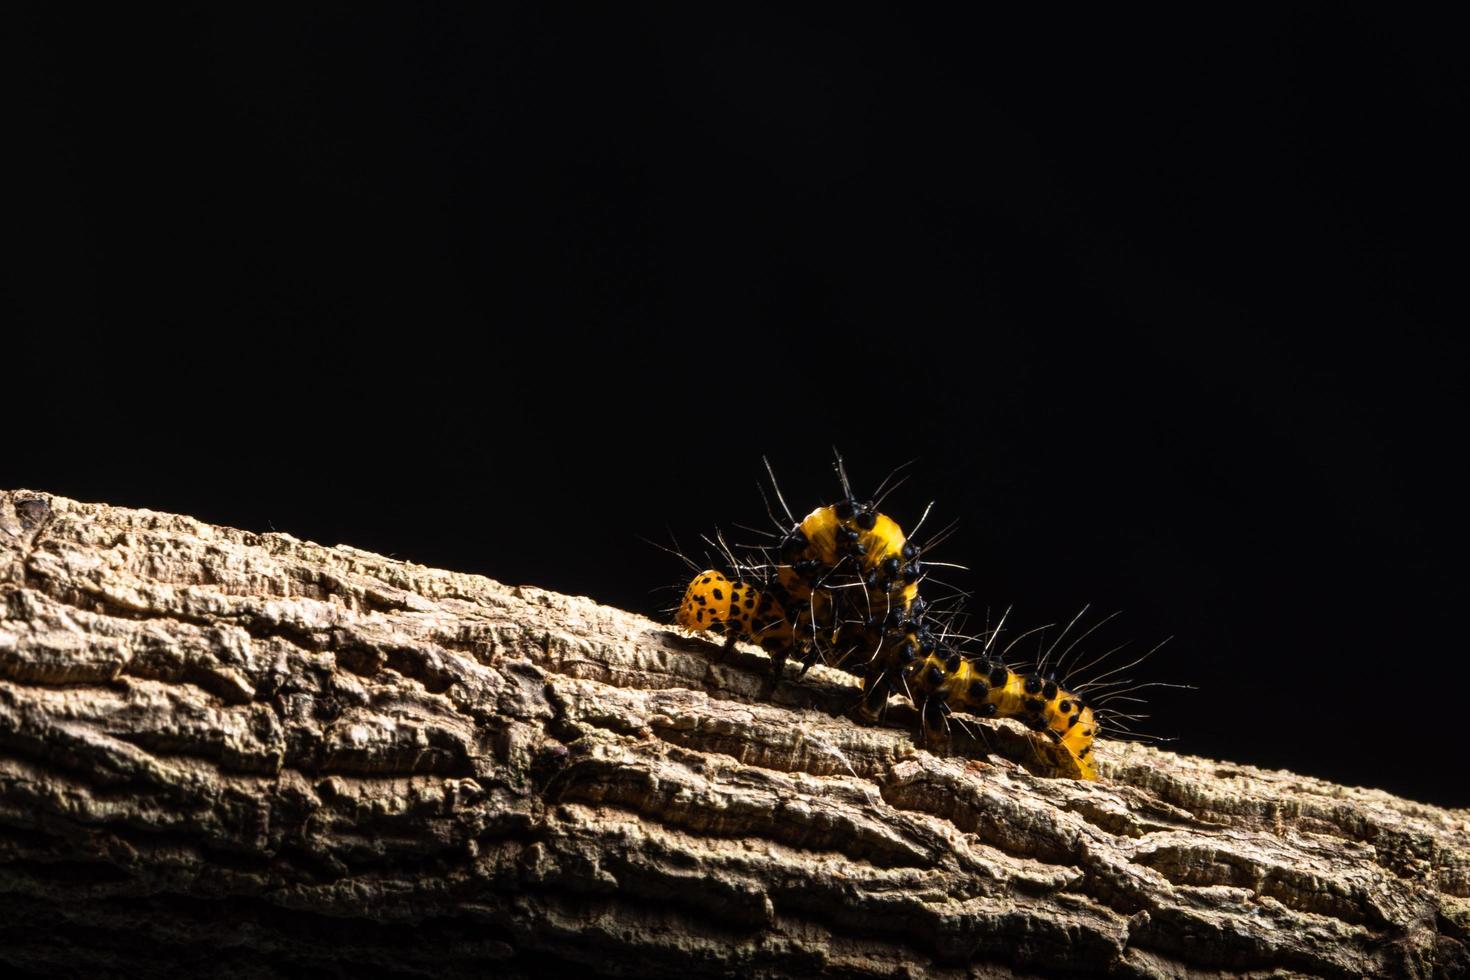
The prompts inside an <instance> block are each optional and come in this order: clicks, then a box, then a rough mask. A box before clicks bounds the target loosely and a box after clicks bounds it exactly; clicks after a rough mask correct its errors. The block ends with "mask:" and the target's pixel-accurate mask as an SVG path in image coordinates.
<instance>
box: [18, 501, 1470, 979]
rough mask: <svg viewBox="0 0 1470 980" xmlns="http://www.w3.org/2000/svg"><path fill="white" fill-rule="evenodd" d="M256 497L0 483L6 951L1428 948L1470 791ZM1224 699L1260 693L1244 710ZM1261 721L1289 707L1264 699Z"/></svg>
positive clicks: (267, 963)
mask: <svg viewBox="0 0 1470 980" xmlns="http://www.w3.org/2000/svg"><path fill="white" fill-rule="evenodd" d="M767 664H768V661H767V660H766V659H765V657H764V655H763V654H761V653H759V652H758V651H755V650H753V649H745V648H740V649H737V650H736V651H734V652H733V653H730V654H728V655H724V654H721V652H720V651H719V648H718V647H717V646H715V645H712V644H710V643H706V642H703V641H701V640H696V639H691V638H687V637H684V636H680V635H678V634H677V633H675V632H673V631H671V630H670V628H668V627H667V626H664V625H660V624H658V623H655V622H651V621H649V620H647V619H644V618H642V617H640V616H635V615H631V614H629V613H625V612H621V611H619V610H616V609H610V608H607V607H605V606H600V605H598V604H597V603H595V602H592V601H591V600H588V599H583V598H572V597H568V596H563V595H558V594H555V593H551V592H546V591H543V590H541V589H536V588H530V587H525V586H517V587H511V586H505V585H501V584H499V583H497V582H493V581H491V580H489V579H486V578H481V577H478V576H474V575H463V574H455V573H452V572H447V571H440V570H436V569H431V568H424V567H422V566H418V565H414V564H410V563H407V562H403V561H397V560H394V559H391V558H385V557H382V556H380V555H374V554H369V553H367V552H363V551H359V550H356V549H353V548H350V547H343V546H338V547H334V548H328V547H323V546H320V545H316V544H311V543H308V542H304V541H299V540H297V539H295V538H293V537H291V536H290V535H287V534H275V533H272V534H254V533H249V532H245V531H238V530H232V529H230V528H224V527H215V526H211V525H208V524H203V523H200V522H199V521H196V520H193V519H191V518H188V517H182V516H176V515H172V514H162V513H155V512H152V511H146V510H132V509H125V508H121V507H110V506H105V505H101V504H83V503H78V502H76V501H73V500H68V499H65V498H62V497H56V496H52V495H48V494H45V493H37V492H30V491H9V492H0V964H4V965H7V966H9V967H10V968H19V969H21V970H25V971H31V972H36V973H87V974H89V975H109V974H128V975H155V974H172V973H177V972H180V971H186V970H187V971H205V970H207V971H209V972H212V973H215V974H221V975H228V974H235V975H250V976H256V975H281V974H297V973H302V972H307V971H313V972H315V971H321V972H324V973H327V974H333V973H335V974H341V975H346V974H352V975H357V976H361V975H378V974H387V973H401V974H421V975H425V976H433V977H446V976H459V975H484V974H493V975H504V976H517V975H544V974H546V973H549V972H552V971H557V970H563V969H572V970H577V971H580V972H584V973H598V974H614V975H616V974H622V975H637V976H662V977H688V976H696V975H698V976H703V975H725V976H734V975H739V976H742V977H748V976H785V975H808V974H823V975H828V976H844V977H847V976H850V977H865V976H906V975H911V976H920V975H923V976H956V977H958V976H982V977H989V976H1012V975H1023V976H1033V975H1040V976H1053V975H1074V974H1080V975H1098V974H1111V975H1116V976H1147V977H1153V976H1296V975H1308V976H1328V977H1358V976H1408V977H1421V976H1422V977H1428V976H1455V975H1459V974H1461V973H1463V972H1464V971H1465V969H1466V965H1467V962H1470V960H1467V947H1470V812H1467V811H1463V810H1444V809H1439V808H1436V807H1432V806H1424V805H1420V804H1416V803H1411V802H1408V801H1405V800H1402V799H1398V798H1396V797H1393V796H1390V795H1389V794H1387V793H1383V792H1378V791H1374V790H1367V789H1354V788H1349V787H1344V786H1337V785H1333V784H1330V783H1326V782H1322V781H1320V780H1316V779H1310V778H1307V777H1303V776H1297V775H1293V774H1291V773H1288V772H1270V771H1263V770H1260V769H1254V768H1251V767H1249V766H1244V765H1235V764H1231V763H1221V762H1214V761H1210V760H1206V759H1200V758H1193V757H1188V756H1182V755H1176V754H1173V753H1170V752H1165V751H1160V750H1157V749H1152V748H1147V747H1142V746H1138V745H1131V744H1125V743H1118V742H1107V741H1102V742H1100V743H1099V747H1098V750H1097V754H1098V757H1099V762H1100V766H1101V770H1102V780H1101V781H1100V782H1098V783H1091V784H1088V783H1080V782H1073V781H1069V780H1055V779H1044V778H1039V777H1037V776H1034V775H1032V774H1031V773H1029V772H1028V771H1027V770H1026V769H1025V768H1024V767H1023V766H1022V765H1020V764H1018V760H1019V761H1024V760H1025V759H1026V752H1027V747H1028V742H1027V741H1026V735H1025V733H1024V732H1023V730H1021V729H1020V728H1019V726H1013V725H1011V724H1009V723H1004V722H1003V723H998V724H986V723H977V724H976V726H975V727H976V730H977V732H978V733H979V737H980V738H981V739H982V740H983V744H982V743H981V742H976V741H972V740H970V739H968V738H964V737H962V738H960V739H958V740H957V742H956V744H955V745H954V746H953V749H952V751H951V752H950V753H949V754H947V755H944V756H936V755H934V754H931V753H930V752H928V751H925V750H923V749H921V748H919V747H916V745H915V744H914V741H913V738H912V737H911V735H910V734H909V732H910V730H911V729H910V728H909V727H908V724H909V722H911V720H912V719H911V718H909V717H905V713H904V712H903V711H902V710H899V711H897V712H895V715H894V717H893V718H892V719H890V721H891V727H887V726H872V725H863V724H859V723H857V722H854V721H852V720H849V719H848V718H847V717H845V716H844V715H842V711H843V710H844V709H846V708H848V707H850V706H851V705H852V704H853V702H855V701H856V700H857V688H856V686H855V682H854V680H853V679H852V678H849V677H847V676H846V675H844V674H840V673H838V672H835V671H827V670H825V669H823V668H816V669H814V670H813V671H812V672H811V673H810V674H809V675H807V677H806V678H804V679H803V680H801V681H800V682H797V681H794V680H788V681H786V682H784V683H782V684H781V685H780V686H779V687H778V688H777V689H776V690H775V691H774V692H772V691H769V690H768V689H767V688H766V685H765V673H766V668H767ZM1258 723H1261V724H1266V723H1269V720H1267V719H1259V720H1258ZM1291 730H1293V729H1292V727H1291V726H1286V725H1285V724H1283V735H1285V734H1286V733H1287V732H1289V731H1291Z"/></svg>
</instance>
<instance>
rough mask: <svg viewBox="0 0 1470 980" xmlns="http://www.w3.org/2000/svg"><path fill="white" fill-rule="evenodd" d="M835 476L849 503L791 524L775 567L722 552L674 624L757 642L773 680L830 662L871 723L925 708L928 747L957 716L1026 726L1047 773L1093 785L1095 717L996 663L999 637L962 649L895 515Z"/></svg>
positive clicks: (1045, 680) (1046, 681)
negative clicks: (902, 708)
mask: <svg viewBox="0 0 1470 980" xmlns="http://www.w3.org/2000/svg"><path fill="white" fill-rule="evenodd" d="M838 471H839V474H840V475H841V476H842V484H843V489H844V491H845V492H846V497H845V498H844V499H843V500H841V501H839V502H837V503H835V504H828V505H823V506H821V507H818V508H816V509H815V510H813V511H812V512H811V513H810V514H808V515H807V516H806V517H805V518H803V519H802V520H801V521H800V522H795V521H793V522H792V526H790V527H789V529H788V530H787V531H786V533H785V535H784V537H783V538H782V539H781V541H780V543H779V545H778V546H777V547H776V549H775V551H776V556H775V558H774V560H760V561H750V562H741V561H739V560H738V559H736V558H735V556H734V555H733V553H730V552H729V549H726V553H727V558H728V559H729V561H730V562H731V565H732V567H731V569H730V571H731V573H732V574H729V575H727V574H725V573H724V572H721V571H719V570H718V569H706V570H704V571H701V572H699V573H698V574H697V575H695V576H694V578H693V580H692V581H691V582H690V583H689V586H688V588H687V589H686V590H685V592H684V597H683V600H682V602H681V603H680V604H679V608H678V611H677V613H676V616H675V620H676V622H677V623H678V625H680V626H682V627H684V628H685V629H689V630H693V631H696V632H698V631H703V630H714V631H718V632H720V633H721V634H722V635H723V636H724V637H725V638H726V642H727V644H733V643H734V642H735V641H736V640H745V641H748V642H753V643H757V644H759V645H760V646H761V647H762V648H763V649H765V650H766V651H767V652H768V653H769V654H770V655H771V659H772V663H773V669H774V676H775V678H776V679H777V680H779V678H780V676H781V673H782V670H783V667H784V664H785V662H786V660H787V659H788V658H792V657H795V658H796V659H798V660H799V661H800V662H801V663H802V670H803V672H804V671H805V670H806V668H807V667H810V666H811V664H813V663H815V662H816V661H817V660H822V661H823V662H825V663H827V664H829V665H832V666H838V667H841V668H843V669H846V670H848V671H850V672H852V673H858V674H860V675H861V676H862V678H863V692H864V696H863V702H862V705H861V709H860V710H861V711H862V713H863V714H865V715H866V716H868V717H875V716H876V715H877V714H878V713H879V712H881V710H882V708H883V706H884V705H885V704H886V703H887V701H888V697H889V695H890V694H891V693H895V692H896V693H899V694H901V695H904V696H906V697H907V698H909V699H910V700H911V701H912V702H913V704H914V706H915V707H916V708H917V709H918V711H919V715H920V718H921V719H922V729H923V735H924V737H925V738H926V739H935V740H940V739H943V738H944V737H945V736H946V735H947V733H948V724H947V717H948V715H949V714H950V713H951V712H953V711H963V712H967V713H969V714H974V715H978V716H980V717H991V718H1017V719H1020V720H1021V721H1022V722H1024V723H1025V724H1026V725H1027V726H1028V727H1030V728H1031V729H1032V730H1033V731H1035V732H1036V733H1037V738H1036V739H1035V743H1036V748H1037V750H1038V755H1039V756H1040V757H1041V759H1042V762H1043V764H1044V766H1045V768H1047V769H1048V770H1049V771H1051V772H1053V773H1055V774H1057V775H1061V776H1068V777H1071V778H1076V779H1095V778H1097V770H1096V767H1095V765H1094V764H1093V760H1092V743H1093V738H1094V737H1095V736H1096V734H1097V727H1098V722H1097V716H1096V714H1095V713H1094V711H1093V710H1092V708H1090V707H1089V706H1087V705H1086V704H1084V703H1083V701H1082V699H1081V698H1080V697H1078V696H1077V695H1076V694H1073V693H1070V692H1068V691H1066V690H1063V689H1062V687H1061V686H1060V685H1059V684H1058V683H1057V682H1056V681H1055V680H1054V679H1052V678H1050V677H1046V676H1042V674H1041V673H1040V672H1039V671H1037V672H1032V673H1029V674H1021V673H1017V672H1015V671H1013V670H1011V669H1010V668H1009V667H1007V666H1006V665H1005V664H1004V663H1002V662H1001V660H1000V658H999V657H998V656H994V655H993V654H992V648H993V645H994V640H995V635H994V634H992V635H991V636H990V638H989V641H988V642H987V644H986V646H985V649H984V650H983V651H982V652H981V654H980V655H979V656H968V655H966V654H964V653H963V652H961V651H960V650H959V649H958V648H957V647H956V646H955V644H954V643H953V642H951V637H950V634H949V632H948V630H947V629H945V628H944V627H943V625H942V624H941V623H940V622H939V621H938V619H937V618H936V616H935V615H933V614H932V613H931V612H930V610H929V608H928V605H927V603H926V602H925V600H924V599H923V598H921V597H920V596H919V583H920V581H921V580H922V579H923V578H924V563H923V562H922V561H921V560H920V550H919V548H917V547H916V546H915V545H914V544H912V543H910V542H909V541H908V540H907V539H906V537H905V535H904V533H903V530H902V528H900V527H899V525H898V524H897V522H895V521H894V520H893V519H892V518H890V517H888V516H887V515H886V514H882V513H880V512H879V511H878V510H877V509H876V506H875V505H873V504H872V503H868V502H864V501H859V500H856V499H855V498H854V497H853V495H852V493H851V489H850V487H849V485H848V482H847V478H846V473H845V472H843V469H842V463H841V459H840V458H839V459H838ZM777 496H778V499H779V491H778V493H777ZM783 507H784V502H783ZM789 517H790V515H789V512H788V518H789ZM763 557H765V556H763ZM696 567H697V566H696Z"/></svg>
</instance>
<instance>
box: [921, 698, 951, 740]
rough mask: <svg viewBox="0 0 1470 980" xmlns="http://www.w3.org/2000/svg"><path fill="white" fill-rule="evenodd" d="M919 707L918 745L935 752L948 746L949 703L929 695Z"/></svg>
mask: <svg viewBox="0 0 1470 980" xmlns="http://www.w3.org/2000/svg"><path fill="white" fill-rule="evenodd" d="M918 708H919V732H918V735H919V738H918V741H919V745H920V746H921V747H923V748H926V749H928V750H929V751H931V752H934V753H936V754H942V753H944V751H945V750H946V749H947V748H948V747H949V743H950V735H949V705H948V704H947V703H946V702H945V699H944V698H942V697H934V696H930V697H927V698H925V699H924V701H923V703H922V704H921V705H919V706H918Z"/></svg>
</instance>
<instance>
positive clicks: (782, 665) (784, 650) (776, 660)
mask: <svg viewBox="0 0 1470 980" xmlns="http://www.w3.org/2000/svg"><path fill="white" fill-rule="evenodd" d="M761 646H762V647H763V648H764V649H765V651H766V652H767V653H769V654H770V655H771V673H770V675H769V676H768V677H767V678H766V683H765V693H766V694H767V695H769V694H770V693H771V692H772V691H774V690H775V689H776V686H777V685H778V684H780V683H781V675H782V673H783V672H784V671H785V670H786V658H787V657H788V656H790V653H791V651H790V648H789V647H788V646H787V644H786V643H784V642H780V641H775V640H772V641H767V642H765V643H762V644H761Z"/></svg>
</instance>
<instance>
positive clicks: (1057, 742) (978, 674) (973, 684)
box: [905, 651, 1097, 779]
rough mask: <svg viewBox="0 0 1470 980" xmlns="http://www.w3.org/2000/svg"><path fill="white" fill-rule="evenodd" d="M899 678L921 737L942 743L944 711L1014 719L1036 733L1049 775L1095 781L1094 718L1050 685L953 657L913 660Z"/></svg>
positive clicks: (982, 662) (942, 655)
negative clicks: (910, 698) (915, 713)
mask: <svg viewBox="0 0 1470 980" xmlns="http://www.w3.org/2000/svg"><path fill="white" fill-rule="evenodd" d="M905 675H906V676H905V679H906V681H907V683H908V686H909V689H910V690H911V691H912V696H913V699H914V701H915V704H916V705H917V706H919V708H920V714H921V716H922V719H923V726H924V734H925V736H926V737H935V738H943V737H945V734H946V732H945V728H944V726H945V721H944V716H945V715H946V714H948V713H949V712H950V711H964V712H968V713H969V714H973V715H977V716H979V717H981V718H1016V719H1018V720H1020V721H1021V722H1023V723H1024V724H1025V725H1026V726H1027V727H1028V728H1030V729H1031V730H1032V731H1033V732H1036V733H1037V737H1035V738H1034V739H1033V744H1034V745H1035V747H1036V750H1037V754H1038V755H1039V756H1040V757H1041V760H1042V762H1043V763H1045V765H1046V766H1047V767H1048V768H1049V769H1051V770H1052V771H1053V772H1055V773H1057V774H1058V775H1062V776H1068V777H1070V778H1072V779H1096V778H1097V766H1096V764H1095V763H1094V761H1093V758H1092V742H1093V739H1094V738H1095V737H1096V735H1097V716H1096V715H1095V714H1094V713H1093V710H1092V708H1090V707H1088V706H1087V705H1086V704H1083V703H1082V700H1081V698H1079V697H1077V696H1076V695H1075V694H1072V693H1071V692H1069V691H1066V690H1063V689H1062V687H1061V686H1060V685H1059V684H1057V683H1056V681H1053V680H1049V679H1047V678H1044V677H1042V676H1040V675H1039V674H1020V673H1017V672H1015V671H1013V670H1010V669H1009V668H1007V667H1006V666H1005V665H1004V664H1001V663H997V662H992V661H989V660H983V659H979V660H976V659H971V658H968V657H964V656H961V655H960V654H959V653H956V652H953V651H949V652H947V653H945V652H943V651H937V652H936V653H931V654H929V655H928V656H925V657H923V658H921V659H916V660H915V662H914V663H913V664H912V666H910V667H908V668H907V669H906V671H905Z"/></svg>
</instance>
